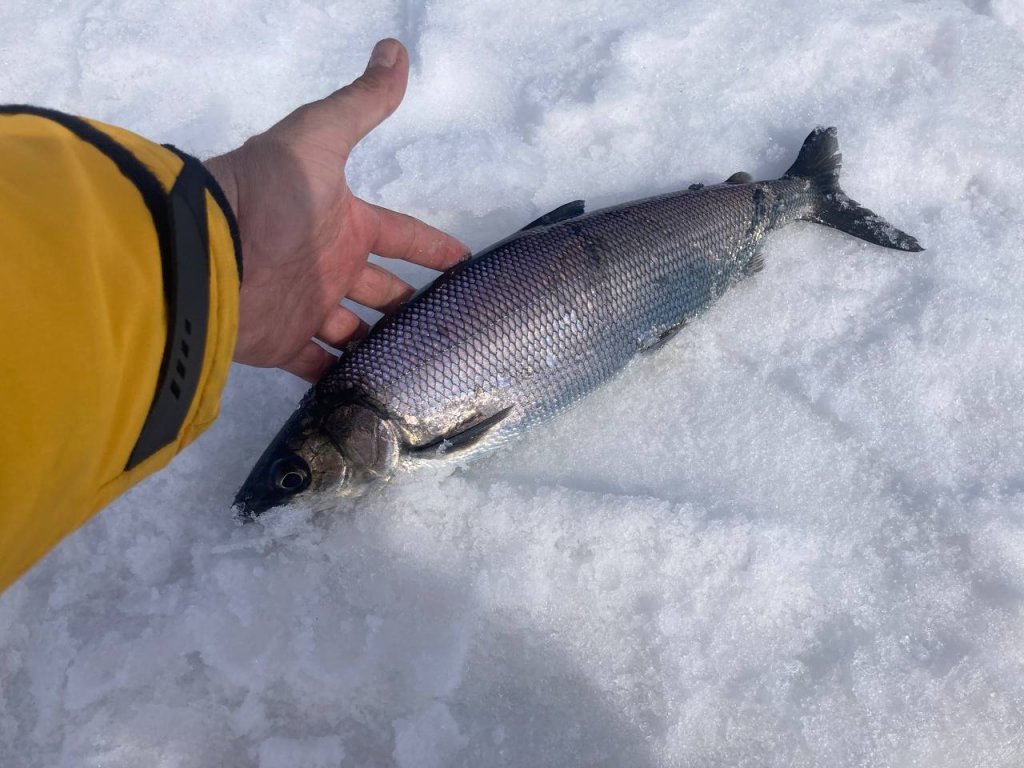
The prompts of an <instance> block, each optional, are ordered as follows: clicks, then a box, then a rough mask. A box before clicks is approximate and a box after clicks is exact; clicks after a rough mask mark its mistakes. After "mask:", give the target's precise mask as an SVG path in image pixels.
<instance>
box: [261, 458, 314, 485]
mask: <svg viewBox="0 0 1024 768" xmlns="http://www.w3.org/2000/svg"><path fill="white" fill-rule="evenodd" d="M309 480H310V472H309V466H307V464H306V462H304V461H303V460H302V459H300V458H299V457H298V456H294V455H292V456H286V457H284V458H281V459H278V460H277V461H275V462H274V463H273V464H271V465H270V482H271V484H272V485H273V486H274V488H276V489H277V490H279V491H284V492H285V493H299V492H300V491H304V490H305V489H306V488H307V487H308V486H309Z"/></svg>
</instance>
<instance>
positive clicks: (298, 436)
mask: <svg viewBox="0 0 1024 768" xmlns="http://www.w3.org/2000/svg"><path fill="white" fill-rule="evenodd" d="M399 455H400V440H399V433H398V429H397V428H396V426H395V425H394V423H393V422H392V421H391V420H390V419H388V418H387V417H385V416H383V415H382V414H380V413H379V412H378V411H376V410H375V409H373V408H371V407H368V406H364V405H358V404H352V403H345V404H341V405H339V406H337V407H335V408H332V409H330V410H328V411H327V412H326V413H321V414H317V413H315V409H310V408H308V407H305V403H304V405H303V406H300V407H299V409H298V410H297V411H296V412H295V413H294V414H293V415H292V417H291V418H290V419H288V421H287V422H286V423H285V425H284V426H283V427H282V428H281V430H280V432H278V434H277V436H276V437H275V438H274V439H273V441H271V443H270V445H269V446H267V449H266V450H265V451H264V452H263V455H262V456H260V458H259V460H258V461H257V462H256V466H254V467H253V469H252V471H251V472H250V473H249V477H248V478H247V479H246V481H245V483H243V484H242V487H241V488H240V489H239V490H238V493H237V494H236V495H235V502H234V505H233V509H234V511H235V514H236V515H237V516H238V517H240V518H243V519H252V518H255V517H257V516H259V515H260V514H262V513H263V512H266V511H267V510H268V509H272V508H274V507H278V506H282V505H284V504H289V503H291V502H298V501H301V502H303V503H307V504H310V505H312V506H314V507H316V508H323V509H327V508H332V507H336V506H337V504H338V503H339V501H341V500H342V499H347V498H355V497H358V496H362V495H363V494H364V493H366V492H367V491H368V490H371V489H373V488H375V487H380V486H382V485H383V484H384V483H386V482H387V480H388V479H390V477H391V475H392V474H393V473H394V471H395V468H396V467H397V465H398V459H399Z"/></svg>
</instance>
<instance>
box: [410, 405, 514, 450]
mask: <svg viewBox="0 0 1024 768" xmlns="http://www.w3.org/2000/svg"><path fill="white" fill-rule="evenodd" d="M511 410H512V406H511V405H510V406H509V407H508V408H503V409H502V410H500V411H498V412H497V413H493V414H491V415H490V416H487V417H485V418H483V419H476V420H471V421H469V422H465V423H463V424H459V425H458V426H457V427H456V428H455V429H453V430H452V431H451V432H448V433H447V434H444V435H439V436H438V437H435V438H434V439H433V440H431V441H430V442H428V443H424V444H423V445H418V446H416V447H415V448H413V449H412V451H411V452H412V453H413V454H415V455H416V456H422V457H424V458H430V457H432V456H437V457H441V456H450V455H451V454H453V453H456V452H458V451H462V450H465V449H466V448H469V447H471V446H473V445H475V444H476V443H478V442H479V441H480V440H481V439H482V438H483V437H484V435H486V434H487V433H488V432H490V431H491V430H492V429H493V428H494V427H496V426H498V424H500V423H501V422H502V421H504V420H505V417H506V416H508V415H509V413H510V412H511Z"/></svg>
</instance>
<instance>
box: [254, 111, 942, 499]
mask: <svg viewBox="0 0 1024 768" xmlns="http://www.w3.org/2000/svg"><path fill="white" fill-rule="evenodd" d="M841 159H842V156H841V155H840V154H839V144H838V142H837V140H836V130H835V128H818V129H816V130H815V131H813V132H812V133H811V134H810V136H808V137H807V140H806V141H805V142H804V144H803V147H802V149H801V150H800V154H799V156H798V157H797V160H796V162H795V163H794V164H793V166H792V167H791V168H790V169H789V170H788V171H787V172H786V174H785V175H784V176H783V177H782V178H780V179H777V180H774V181H753V180H752V179H751V177H750V176H749V175H748V174H745V173H738V174H734V175H733V176H731V177H730V178H729V179H728V180H727V181H726V182H725V183H723V184H718V185H714V186H707V187H704V186H700V185H693V186H691V187H690V188H688V189H686V190H683V191H681V192H673V193H670V194H664V195H658V196H657V197H651V198H647V199H645V200H639V201H635V202H630V203H624V204H622V205H616V206H613V207H611V208H605V209H602V210H599V211H594V212H592V213H584V211H583V203H582V201H574V202H572V203H568V204H567V205H564V206H562V207H561V208H558V209H556V210H554V211H552V212H551V213H549V214H547V215H546V216H542V217H541V218H539V219H537V220H536V221H534V222H532V223H531V224H529V225H527V226H526V227H525V228H524V229H522V230H521V231H519V232H517V233H515V234H514V235H512V236H511V237H508V238H506V239H505V240H502V241H501V242H499V243H497V244H495V245H493V246H491V247H490V248H487V249H486V250H484V251H482V252H480V253H479V254H477V255H476V256H475V257H474V258H473V259H471V260H469V261H467V262H464V263H463V264H460V265H459V266H457V267H455V268H453V269H451V270H449V271H448V272H446V273H444V274H443V275H441V276H440V277H439V278H438V279H437V280H436V281H435V282H434V283H433V284H432V285H431V286H429V287H428V288H427V289H426V290H424V291H423V292H421V293H420V294H419V295H417V296H416V297H414V298H413V299H412V300H411V301H409V303H407V304H406V305H405V306H404V307H402V309H401V310H399V311H398V312H397V313H395V314H393V315H391V316H389V317H387V318H384V319H383V320H381V321H380V322H379V323H378V324H377V325H376V326H375V327H374V328H373V330H372V331H371V333H370V334H369V335H368V336H367V337H366V339H364V340H363V341H362V342H361V343H360V344H359V345H358V346H357V347H355V348H354V349H352V350H350V351H348V352H346V353H345V354H344V355H343V356H342V357H341V359H340V360H339V361H338V363H337V364H336V365H335V366H334V367H333V368H332V369H331V370H330V371H329V372H328V373H327V374H326V375H325V376H324V377H323V379H321V381H320V382H319V383H318V384H316V385H315V386H314V387H313V388H311V389H310V390H309V392H308V393H307V394H306V396H305V397H304V398H303V400H302V402H301V404H300V405H299V407H298V410H296V411H295V413H294V414H293V415H292V416H291V418H290V419H289V420H288V421H287V423H286V424H285V425H284V427H282V429H281V431H280V432H279V433H278V435H277V437H275V438H274V440H273V442H272V443H271V444H270V446H269V447H268V448H267V450H266V451H265V452H264V453H263V455H262V456H261V457H260V459H259V461H258V462H257V463H256V466H255V467H254V468H253V470H252V472H251V473H250V475H249V478H248V479H247V480H246V481H245V484H244V485H243V486H242V488H241V489H240V490H239V491H238V494H237V496H236V498H235V510H236V512H237V513H238V514H239V515H240V516H241V517H243V518H251V517H255V516H256V515H258V514H260V513H261V512H263V511H265V510H267V509H269V508H271V507H274V506H278V505H280V504H283V503H286V502H288V501H290V500H292V499H296V498H300V497H301V498H304V499H309V500H311V501H315V502H316V503H318V504H319V505H324V504H325V503H326V504H331V503H336V502H337V500H338V499H339V498H344V497H351V496H357V495H360V494H362V493H364V492H365V491H366V490H367V489H368V488H372V487H374V486H377V485H379V484H381V483H384V482H386V481H387V480H388V478H390V477H391V476H392V475H393V474H394V472H395V471H396V470H397V469H398V468H399V467H400V466H404V465H405V464H408V463H414V462H416V461H437V460H439V459H444V458H446V457H452V456H459V457H462V456H464V455H466V454H467V453H469V452H474V451H482V450H487V449H490V448H494V447H495V446H498V445H500V444H502V443H504V442H507V441H508V440H510V439H512V438H514V437H516V436H517V435H519V434H521V433H522V432H523V431H525V430H527V429H529V428H530V427H531V426H533V425H535V424H537V423H539V422H542V421H544V420H546V419H549V418H551V417H552V416H554V415H555V414H557V413H558V412H559V411H562V410H564V409H565V408H568V407H569V406H571V405H572V404H574V403H576V402H578V401H579V400H580V399H581V398H583V397H584V396H585V395H587V394H588V393H590V392H591V391H593V390H594V389H595V388H597V387H598V386H599V385H601V384H602V383H603V382H605V381H607V380H608V379H610V378H611V377H612V376H614V375H615V374H616V373H617V372H618V371H620V370H622V368H623V367H625V365H626V363H628V362H629V360H630V359H631V358H632V357H633V356H634V355H636V354H637V353H640V352H644V351H647V350H651V349H654V348H656V347H658V346H659V345H660V344H662V343H663V342H664V341H665V340H666V339H668V338H669V337H671V336H672V334H674V333H675V332H676V331H678V330H679V329H680V328H681V327H682V326H683V325H685V324H686V323H687V322H689V321H690V320H692V319H693V318H695V317H696V316H697V315H699V314H700V313H701V312H702V311H703V310H705V309H706V308H707V307H708V306H709V305H711V304H712V303H714V301H715V300H716V299H718V298H719V297H720V296H721V295H722V294H723V293H724V292H725V291H726V290H727V289H728V288H729V287H730V286H731V285H733V284H734V283H736V282H737V281H738V280H741V279H742V278H743V277H744V276H747V275H750V274H753V273H755V272H758V271H759V270H761V269H762V268H763V266H764V262H763V259H762V257H761V256H760V255H759V254H758V246H759V244H760V243H761V241H762V240H763V239H764V237H765V235H767V234H768V233H769V232H771V231H773V230H776V229H778V228H780V227H783V226H785V225H786V224H789V223H790V222H793V221H814V222H817V223H819V224H824V225H826V226H829V227H834V228H835V229H839V230H842V231H843V232H847V233H849V234H851V235H854V236H855V237H859V238H861V239H863V240H866V241H868V242H870V243H874V244H876V245H880V246H883V247H885V248H894V249H897V250H902V251H920V250H922V249H921V246H920V245H918V243H917V241H916V240H915V239H914V238H913V237H911V236H910V235H908V234H906V233H904V232H901V231H900V230H898V229H896V228H895V227H893V226H892V225H891V224H889V223H888V222H886V221H884V220H883V219H881V218H880V217H878V216H876V215H875V214H874V213H872V212H871V211H869V210H867V209H866V208H863V207H862V206H861V205H860V204H858V203H856V202H854V201H853V200H851V199H850V198H849V197H847V196H846V195H845V194H844V193H843V191H842V189H841V188H840V187H839V169H840V161H841Z"/></svg>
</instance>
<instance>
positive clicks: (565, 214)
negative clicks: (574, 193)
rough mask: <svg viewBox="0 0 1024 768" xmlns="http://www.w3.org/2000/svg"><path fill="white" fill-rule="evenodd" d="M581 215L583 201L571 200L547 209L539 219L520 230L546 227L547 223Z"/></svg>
mask: <svg viewBox="0 0 1024 768" xmlns="http://www.w3.org/2000/svg"><path fill="white" fill-rule="evenodd" d="M582 215H583V201H582V200H573V201H572V202H571V203H566V204H565V205H560V206H558V207H557V208H555V210H553V211H549V212H548V213H545V214H544V215H543V216H541V217H540V218H539V219H536V220H534V221H531V222H530V223H529V224H527V225H526V226H525V227H523V228H522V229H521V230H519V231H520V232H525V231H526V230H528V229H534V228H535V227H546V226H548V224H557V223H558V222H560V221H567V220H568V219H575V218H576V217H577V216H582Z"/></svg>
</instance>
